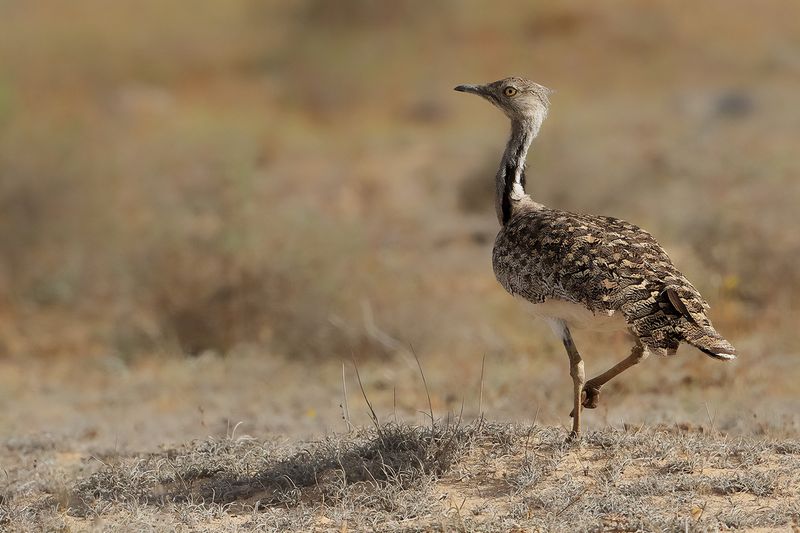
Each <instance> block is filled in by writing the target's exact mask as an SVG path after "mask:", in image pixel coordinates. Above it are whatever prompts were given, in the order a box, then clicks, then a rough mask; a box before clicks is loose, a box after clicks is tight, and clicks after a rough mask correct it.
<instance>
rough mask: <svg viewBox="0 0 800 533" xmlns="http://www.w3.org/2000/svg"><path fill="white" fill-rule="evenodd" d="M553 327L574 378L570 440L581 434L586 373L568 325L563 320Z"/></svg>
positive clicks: (552, 324)
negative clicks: (582, 397) (565, 352)
mask: <svg viewBox="0 0 800 533" xmlns="http://www.w3.org/2000/svg"><path fill="white" fill-rule="evenodd" d="M551 327H552V328H553V330H554V331H556V333H557V334H558V335H559V336H560V337H561V341H562V342H563V343H564V348H566V350H567V355H568V356H569V375H570V376H572V404H573V409H572V415H571V416H572V432H571V433H570V440H571V439H575V438H577V437H579V436H580V434H581V395H582V394H583V385H584V383H585V381H586V373H585V370H584V368H583V360H582V359H581V354H579V353H578V349H577V348H576V347H575V342H574V341H573V340H572V334H570V332H569V328H568V327H567V324H566V323H565V322H564V321H563V320H558V321H553V323H551Z"/></svg>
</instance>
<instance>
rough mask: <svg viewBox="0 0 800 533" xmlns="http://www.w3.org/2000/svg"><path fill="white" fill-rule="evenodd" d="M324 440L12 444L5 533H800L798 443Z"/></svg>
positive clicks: (675, 430) (629, 436)
mask: <svg viewBox="0 0 800 533" xmlns="http://www.w3.org/2000/svg"><path fill="white" fill-rule="evenodd" d="M376 427H377V428H378V429H376V428H375V427H373V429H370V430H356V431H353V432H351V433H348V434H338V435H330V436H328V437H327V438H325V439H323V440H320V441H314V442H287V441H285V440H269V441H266V442H264V441H261V440H258V439H254V438H252V437H248V436H239V435H235V434H233V432H232V433H231V434H230V435H229V436H228V437H225V438H208V439H204V440H198V441H193V442H191V443H188V444H185V445H182V446H179V447H175V448H165V449H162V450H159V451H158V452H153V453H148V454H125V453H119V452H115V451H111V450H106V451H104V452H100V451H96V452H95V453H92V454H88V453H86V454H80V453H75V452H74V451H72V450H70V449H69V448H67V447H65V446H64V444H63V443H59V442H55V441H47V440H39V441H35V440H29V441H26V440H19V441H17V442H14V443H6V445H5V446H4V447H3V449H2V455H3V459H4V461H8V459H9V458H12V457H16V458H19V457H20V456H22V457H23V459H22V461H19V459H17V460H14V461H12V462H11V464H12V465H13V466H11V467H7V469H6V476H7V480H6V487H5V490H4V492H3V494H2V496H3V499H2V506H0V523H2V524H4V526H5V527H7V528H9V529H12V530H27V531H39V530H59V531H82V530H87V529H92V530H96V531H121V530H125V531H128V530H130V531H145V530H150V531H181V530H184V531H215V532H216V531H244V530H252V529H257V530H259V531H312V530H313V531H347V530H355V531H362V530H375V531H510V530H516V531H534V530H536V531H585V530H591V531H600V530H604V531H608V530H612V531H715V530H720V529H723V530H726V529H737V530H743V531H756V530H761V531H766V530H770V531H772V530H777V529H782V530H787V531H788V530H791V529H792V528H793V529H794V530H797V529H798V528H800V493H799V492H798V491H799V490H800V478H798V476H797V471H798V468H800V441H798V440H796V439H787V438H775V437H765V436H761V437H758V438H753V437H749V438H733V437H729V436H725V435H723V434H720V433H718V432H716V431H713V430H710V431H709V430H707V429H704V428H703V427H691V426H688V425H683V426H657V427H649V428H645V427H633V426H626V427H625V428H623V429H604V430H601V431H592V432H590V433H589V434H588V435H586V436H585V437H583V439H582V441H581V443H580V444H574V443H572V444H570V443H566V442H565V437H566V435H567V433H566V431H565V430H563V429H557V428H552V427H547V426H540V425H513V424H491V423H486V422H483V421H476V422H474V423H472V424H470V425H467V426H463V427H462V426H459V425H458V424H457V422H456V421H454V420H452V419H451V420H450V423H449V424H440V425H438V426H436V427H433V428H432V427H430V426H427V427H419V426H418V427H409V426H402V425H395V424H387V425H383V426H376Z"/></svg>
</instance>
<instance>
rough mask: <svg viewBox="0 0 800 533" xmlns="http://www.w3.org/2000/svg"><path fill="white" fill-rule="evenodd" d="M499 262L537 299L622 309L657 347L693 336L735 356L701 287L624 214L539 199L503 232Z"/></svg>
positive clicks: (715, 352) (518, 291)
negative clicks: (564, 207)
mask: <svg viewBox="0 0 800 533" xmlns="http://www.w3.org/2000/svg"><path fill="white" fill-rule="evenodd" d="M492 262H493V266H494V271H495V275H496V276H497V279H498V281H499V282H500V283H501V284H502V285H503V287H504V288H505V289H506V290H507V291H508V292H510V293H511V294H514V295H518V296H520V297H522V298H524V299H526V300H528V301H529V302H531V303H534V304H541V303H545V302H548V301H557V302H571V303H574V304H580V305H582V306H584V307H585V308H586V309H588V310H589V311H591V312H592V313H595V314H596V315H598V316H600V317H603V316H610V315H613V314H615V313H622V315H623V317H624V319H625V322H626V323H627V325H628V328H629V329H630V330H631V332H632V333H633V334H634V335H636V336H637V337H638V338H639V339H640V340H641V341H642V343H643V344H644V345H645V346H646V347H647V348H648V349H649V350H650V351H651V352H653V353H658V354H662V355H666V354H672V353H674V352H675V350H676V349H677V348H678V345H679V343H680V342H681V341H685V342H688V343H690V344H693V345H694V346H696V347H698V348H699V349H701V350H703V351H704V352H705V353H707V354H709V355H711V356H714V357H719V358H725V359H729V358H733V357H734V354H735V351H734V348H733V346H731V345H730V344H729V343H728V342H727V341H726V340H725V339H723V338H722V337H721V336H720V335H719V334H718V333H717V332H716V331H715V330H714V327H713V326H712V324H711V321H710V320H709V319H708V317H707V316H706V311H707V310H708V304H707V303H706V302H705V300H703V298H702V296H700V293H699V292H698V291H697V289H695V288H694V286H692V284H691V283H690V282H689V281H688V280H687V279H686V278H685V277H684V276H683V274H681V273H680V272H679V271H678V269H676V268H675V266H674V265H673V264H672V261H671V260H670V258H669V256H667V254H666V252H664V250H663V249H662V248H661V246H660V245H659V244H658V242H656V240H655V239H654V238H653V236H652V235H650V234H649V233H648V232H646V231H644V230H642V229H641V228H639V227H638V226H636V225H634V224H630V223H629V222H625V221H624V220H619V219H616V218H611V217H603V216H595V215H583V214H575V213H569V212H566V211H558V210H554V209H549V208H546V207H541V206H538V205H537V208H532V209H525V210H520V211H519V212H517V213H515V215H514V216H513V217H512V218H511V219H510V220H509V221H508V222H507V223H506V224H505V225H504V226H503V228H502V230H501V231H500V233H499V234H498V235H497V239H496V241H495V247H494V253H493V258H492Z"/></svg>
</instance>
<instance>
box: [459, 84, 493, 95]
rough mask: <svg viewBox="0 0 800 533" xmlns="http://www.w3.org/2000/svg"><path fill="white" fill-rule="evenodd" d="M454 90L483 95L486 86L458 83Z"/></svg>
mask: <svg viewBox="0 0 800 533" xmlns="http://www.w3.org/2000/svg"><path fill="white" fill-rule="evenodd" d="M454 90H456V91H458V92H460V93H472V94H477V95H479V96H484V95H485V94H486V88H485V87H484V86H483V85H469V84H467V85H459V86H458V87H456V88H455V89H454Z"/></svg>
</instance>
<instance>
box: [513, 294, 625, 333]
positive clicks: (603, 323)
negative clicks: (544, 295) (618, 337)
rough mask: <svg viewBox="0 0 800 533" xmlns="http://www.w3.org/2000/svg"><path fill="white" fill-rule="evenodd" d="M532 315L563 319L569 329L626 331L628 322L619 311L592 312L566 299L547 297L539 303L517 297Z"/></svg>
mask: <svg viewBox="0 0 800 533" xmlns="http://www.w3.org/2000/svg"><path fill="white" fill-rule="evenodd" d="M517 300H519V301H520V302H522V304H523V306H524V307H525V308H526V309H527V310H528V312H530V313H531V314H532V315H534V316H537V317H540V318H545V319H556V320H563V321H564V322H565V323H566V324H567V325H568V326H569V327H570V328H571V329H587V330H591V331H626V330H627V329H628V324H627V323H626V322H625V319H624V318H623V316H622V313H621V312H619V311H613V310H612V311H609V312H608V313H606V312H604V311H597V312H593V311H591V310H589V309H587V308H586V307H585V306H584V305H582V304H578V303H574V302H569V301H566V300H557V299H553V298H551V299H547V300H545V301H544V302H541V303H532V302H529V301H528V300H525V299H524V298H517Z"/></svg>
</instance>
